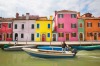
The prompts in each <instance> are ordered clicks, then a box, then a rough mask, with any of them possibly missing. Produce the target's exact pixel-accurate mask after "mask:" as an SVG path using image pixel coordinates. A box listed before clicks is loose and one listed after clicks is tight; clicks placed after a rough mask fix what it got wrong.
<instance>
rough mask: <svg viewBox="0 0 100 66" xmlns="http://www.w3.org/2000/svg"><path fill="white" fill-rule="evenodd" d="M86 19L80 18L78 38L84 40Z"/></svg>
mask: <svg viewBox="0 0 100 66" xmlns="http://www.w3.org/2000/svg"><path fill="white" fill-rule="evenodd" d="M84 36H85V35H84V19H82V18H78V39H79V41H84Z"/></svg>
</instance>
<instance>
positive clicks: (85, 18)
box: [78, 17, 100, 20]
mask: <svg viewBox="0 0 100 66" xmlns="http://www.w3.org/2000/svg"><path fill="white" fill-rule="evenodd" d="M78 19H98V20H99V19H100V18H99V17H79V18H78Z"/></svg>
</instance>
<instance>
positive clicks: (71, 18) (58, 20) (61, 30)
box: [54, 10, 78, 41]
mask: <svg viewBox="0 0 100 66" xmlns="http://www.w3.org/2000/svg"><path fill="white" fill-rule="evenodd" d="M54 18H55V19H54V20H55V31H56V32H57V33H58V41H77V40H78V26H77V25H78V21H77V12H76V11H69V10H61V11H55V17H54Z"/></svg>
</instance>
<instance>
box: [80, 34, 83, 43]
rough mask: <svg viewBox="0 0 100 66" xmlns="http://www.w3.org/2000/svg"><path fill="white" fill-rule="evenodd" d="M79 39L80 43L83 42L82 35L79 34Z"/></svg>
mask: <svg viewBox="0 0 100 66" xmlns="http://www.w3.org/2000/svg"><path fill="white" fill-rule="evenodd" d="M79 39H80V41H83V34H82V33H80V34H79Z"/></svg>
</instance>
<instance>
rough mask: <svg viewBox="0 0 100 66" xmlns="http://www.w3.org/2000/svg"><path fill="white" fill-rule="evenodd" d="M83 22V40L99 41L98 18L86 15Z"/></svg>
mask: <svg viewBox="0 0 100 66" xmlns="http://www.w3.org/2000/svg"><path fill="white" fill-rule="evenodd" d="M83 19H84V20H85V21H84V22H85V40H86V41H100V18H96V17H93V16H92V14H91V13H86V14H85V15H84V17H83Z"/></svg>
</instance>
